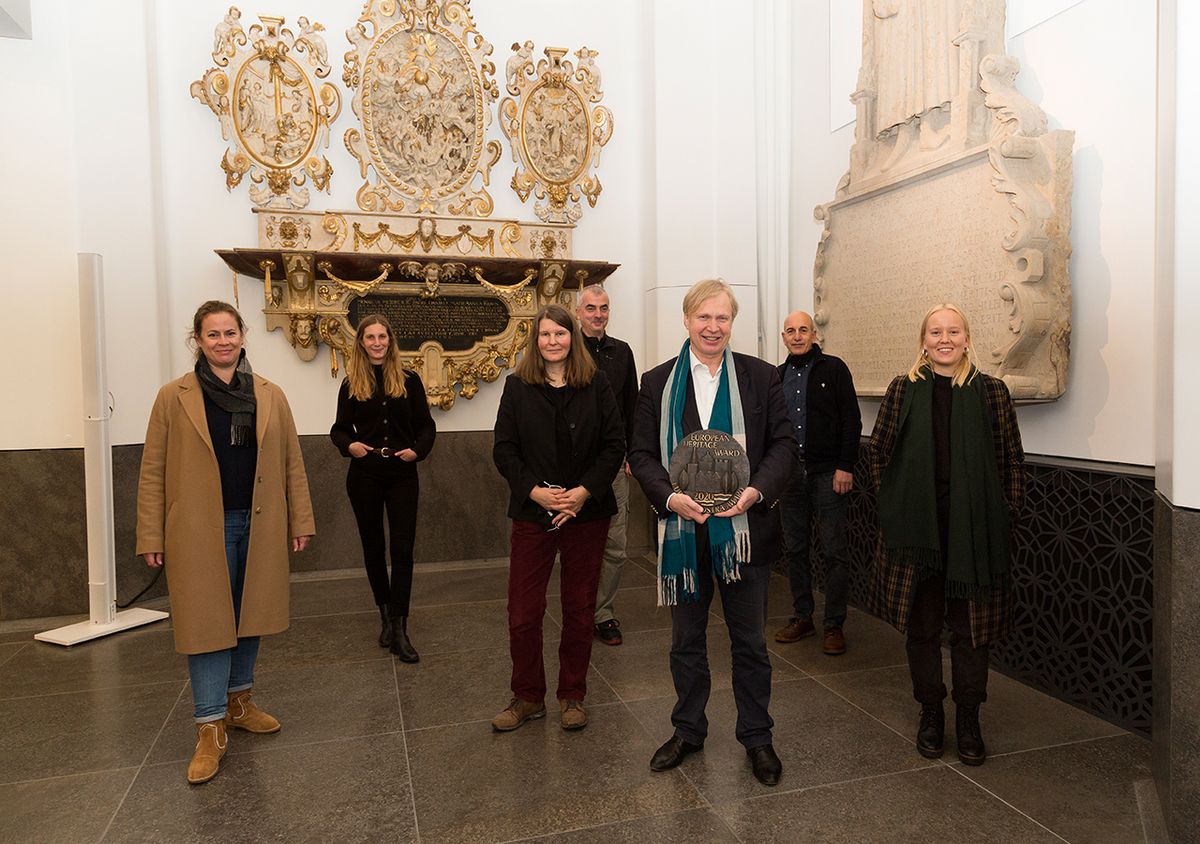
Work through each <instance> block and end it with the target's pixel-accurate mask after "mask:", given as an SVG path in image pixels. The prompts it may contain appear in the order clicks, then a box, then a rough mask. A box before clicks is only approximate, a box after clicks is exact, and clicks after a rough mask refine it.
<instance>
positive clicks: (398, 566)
mask: <svg viewBox="0 0 1200 844" xmlns="http://www.w3.org/2000/svg"><path fill="white" fill-rule="evenodd" d="M396 459H398V458H395V457H390V458H386V460H396ZM384 460H385V458H381V457H375V456H373V455H367V456H366V457H362V458H358V459H357V460H355V461H354V462H352V463H351V464H350V471H349V472H348V473H347V475H346V492H347V493H348V494H349V496H350V506H351V507H352V508H353V509H354V518H355V520H356V521H357V522H358V535H359V538H360V539H362V546H363V565H364V566H365V567H366V569H367V579H368V580H369V581H370V582H371V591H372V592H373V593H374V595H375V603H376V604H377V605H379V606H381V607H382V606H384V605H389V606H390V608H391V612H392V614H393V615H404V616H406V615H408V603H409V599H410V597H411V595H412V574H413V541H414V540H415V539H416V535H417V495H418V493H419V492H420V480H419V478H418V477H417V473H416V471H415V468H416V467H411V468H410V467H397V468H399V469H400V471H396V469H393V468H391V467H390V466H389V467H387V468H384V467H383V466H374V465H371V464H368V463H364V462H363V461H372V462H376V461H378V462H383V461H384ZM385 510H386V511H387V521H388V533H389V535H390V538H391V545H392V553H391V558H392V580H391V584H390V585H389V584H388V572H387V564H386V563H385V561H384V547H385V544H384V537H383V515H384V511H385Z"/></svg>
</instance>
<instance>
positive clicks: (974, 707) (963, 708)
mask: <svg viewBox="0 0 1200 844" xmlns="http://www.w3.org/2000/svg"><path fill="white" fill-rule="evenodd" d="M954 730H955V733H956V734H957V738H958V758H959V759H960V760H962V763H963V764H964V765H982V764H983V761H984V760H985V759H987V748H985V747H984V746H983V734H982V733H981V732H980V730H979V704H977V703H976V704H965V703H960V704H958V706H957V708H956V711H955V717H954Z"/></svg>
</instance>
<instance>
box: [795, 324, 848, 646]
mask: <svg viewBox="0 0 1200 844" xmlns="http://www.w3.org/2000/svg"><path fill="white" fill-rule="evenodd" d="M815 335H816V332H815V330H814V328H813V321H812V317H810V316H809V315H808V314H806V313H804V311H796V312H795V313H793V314H791V315H790V316H788V318H787V320H786V321H785V322H784V324H783V343H784V345H785V346H787V350H788V358H787V360H786V361H784V362H783V363H782V364H780V366H779V379H780V381H781V382H782V384H783V395H784V399H785V401H786V402H787V411H788V417H789V419H790V420H791V423H792V432H793V433H794V434H795V437H796V444H797V445H798V446H799V448H800V462H799V463H798V464H797V466H796V471H795V472H794V473H793V474H792V478H791V481H790V482H789V483H788V488H787V492H786V493H784V496H783V504H782V517H783V557H784V560H785V561H786V562H787V570H788V580H789V581H790V583H791V587H792V607H793V616H792V618H791V620H790V621H789V622H788V623H787V626H786V627H784V628H782V629H781V630H779V631H777V632H776V633H775V641H776V642H784V643H788V642H796V641H799V640H800V639H803V638H804V637H806V636H811V635H812V634H813V633H814V632H815V629H814V627H813V621H812V615H813V594H812V565H811V561H810V560H809V555H808V552H809V523H810V517H811V515H812V514H815V515H816V519H817V529H818V531H819V532H820V535H821V549H822V550H823V551H824V553H825V619H824V625H823V626H824V635H823V636H822V639H821V650H822V651H824V652H825V653H826V654H828V655H829V656H838V655H840V654H844V653H845V652H846V638H845V635H844V633H843V632H842V626H843V624H844V623H845V621H846V593H847V591H848V588H849V583H848V573H847V572H848V569H849V563H850V561H849V552H848V550H847V547H846V507H847V499H846V493H848V492H849V491H850V488H851V487H852V486H853V485H854V462H855V460H857V459H858V440H859V436H860V435H861V434H862V415H861V414H860V412H859V409H858V397H857V395H856V394H855V392H854V381H853V379H852V378H851V377H850V370H849V369H847V368H846V364H845V363H843V362H842V359H841V358H836V357H834V356H833V355H827V354H825V353H824V352H822V351H821V347H820V346H819V345H817V344H816V342H815V339H816V336H815Z"/></svg>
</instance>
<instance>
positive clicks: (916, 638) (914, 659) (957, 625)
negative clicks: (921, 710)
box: [905, 577, 988, 705]
mask: <svg viewBox="0 0 1200 844" xmlns="http://www.w3.org/2000/svg"><path fill="white" fill-rule="evenodd" d="M947 622H949V624H950V673H951V680H952V682H953V683H954V702H955V703H962V704H968V705H971V704H975V705H977V704H980V703H983V702H984V701H985V700H987V678H988V646H987V645H981V646H979V647H975V646H974V645H973V644H972V643H971V602H970V601H968V600H966V599H962V598H951V599H950V600H946V581H945V579H944V578H942V577H930V578H926V579H925V580H924V581H922V582H921V583H919V584H917V590H916V595H915V596H914V598H913V606H912V612H911V613H910V614H909V618H908V638H907V642H906V643H905V644H906V648H907V650H908V670H909V672H910V673H911V674H912V684H913V697H915V698H916V699H917V702H918V703H921V704H940V703H941V702H942V700H943V699H944V698H945V697H946V687H945V685H943V683H942V630H943V628H944V627H945V626H946V623H947Z"/></svg>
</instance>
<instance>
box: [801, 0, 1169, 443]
mask: <svg viewBox="0 0 1200 844" xmlns="http://www.w3.org/2000/svg"><path fill="white" fill-rule="evenodd" d="M1062 5H1064V4H1063V3H1057V4H1056V5H1055V8H1054V11H1059V10H1060V7H1061V6H1062ZM803 7H804V10H805V14H798V15H797V23H796V26H795V32H796V38H797V45H796V48H795V51H794V53H795V56H796V59H797V64H798V65H799V66H800V67H799V72H800V73H802V74H803V73H811V74H814V75H813V76H812V77H810V78H811V80H812V82H811V84H810V85H807V86H798V88H797V98H796V100H797V102H796V120H797V123H796V128H795V144H796V156H797V158H798V159H799V160H802V161H806V162H811V163H812V165H813V166H812V169H811V170H809V171H807V172H801V173H799V174H798V177H797V179H796V183H795V185H794V198H795V203H796V207H797V211H796V213H795V214H794V220H795V223H794V227H793V231H794V233H795V237H796V240H797V241H798V242H799V243H803V244H806V245H807V248H805V249H800V248H798V249H797V252H798V253H799V254H797V255H796V257H795V260H794V264H793V265H794V267H795V276H794V279H793V283H794V285H795V287H794V288H793V290H794V296H795V298H794V300H793V301H794V303H795V307H811V305H812V287H811V284H812V268H811V256H812V254H813V253H814V252H815V249H816V242H817V238H818V236H819V234H820V228H819V227H818V226H817V224H816V223H814V222H812V218H811V215H810V214H809V213H808V211H809V210H810V209H811V208H812V206H814V205H816V204H818V203H821V202H826V201H828V200H829V199H830V198H832V195H833V190H834V186H835V185H836V182H837V179H838V177H839V176H840V175H841V174H842V173H843V172H845V170H846V168H847V166H848V163H849V148H850V144H851V143H852V142H853V127H852V126H851V127H846V128H843V129H840V130H838V131H835V132H830V131H829V128H828V127H829V125H830V119H829V96H828V85H827V83H828V80H829V75H830V70H829V64H828V59H827V58H825V57H827V56H828V46H827V41H828V36H827V32H828V28H829V21H828V6H827V3H826V1H825V0H805V2H804V3H803ZM1029 8H1031V7H1030V5H1029V4H1028V3H1025V4H1023V5H1022V9H1029ZM1155 23H1156V18H1155V4H1154V3H1151V2H1148V0H1143V1H1142V2H1138V3H1128V2H1123V0H1083V2H1080V3H1078V4H1076V5H1073V6H1071V7H1070V8H1067V9H1066V10H1065V11H1061V13H1060V14H1057V15H1056V16H1054V17H1052V18H1050V19H1049V20H1044V21H1043V22H1041V23H1038V24H1037V25H1035V26H1033V27H1032V28H1029V29H1026V30H1025V31H1024V32H1022V33H1021V34H1019V35H1017V36H1016V37H1014V38H1012V39H1010V40H1009V43H1008V51H1009V53H1010V54H1012V55H1014V56H1016V57H1017V58H1018V59H1020V62H1021V68H1022V70H1021V73H1020V75H1019V76H1018V77H1017V87H1018V89H1019V90H1020V91H1021V92H1022V93H1024V94H1025V95H1026V96H1027V97H1029V98H1030V99H1031V100H1032V101H1033V102H1035V103H1037V104H1038V105H1040V106H1041V107H1042V108H1043V109H1045V111H1046V113H1047V115H1048V116H1049V119H1050V128H1052V129H1057V128H1067V129H1074V130H1075V133H1076V139H1075V140H1076V146H1075V159H1074V171H1075V193H1074V199H1073V215H1074V219H1073V225H1072V230H1071V243H1072V247H1073V254H1072V257H1071V264H1070V274H1071V279H1072V286H1073V290H1074V304H1073V314H1072V319H1073V333H1072V337H1071V368H1070V372H1069V376H1068V377H1069V383H1068V387H1067V394H1066V395H1065V396H1064V397H1063V398H1062V399H1059V400H1058V401H1057V402H1055V403H1052V404H1048V405H1042V406H1035V407H1023V408H1021V409H1020V410H1019V411H1018V416H1019V419H1020V424H1021V433H1022V436H1023V438H1024V442H1025V448H1026V450H1027V451H1029V452H1030V453H1036V454H1051V455H1060V456H1066V457H1078V458H1088V459H1095V460H1105V461H1115V462H1123V463H1136V464H1143V465H1148V464H1152V463H1153V462H1154V445H1153V430H1154V391H1153V387H1154V378H1153V371H1154V370H1153V366H1154V354H1153V342H1152V340H1151V339H1150V338H1151V337H1152V334H1153V326H1154V320H1153V277H1154V275H1153V273H1154V157H1155V156H1154V153H1155V136H1154V131H1155V129H1154V127H1155V114H1156V112H1155V63H1156V29H1155ZM858 58H859V57H858V56H857V55H854V56H849V57H847V56H842V55H839V56H836V57H834V59H835V61H837V62H846V61H852V62H853V63H854V64H855V65H857V63H858ZM823 59H825V60H824V61H823ZM849 93H850V92H849V91H847V92H846V94H847V96H848V95H849ZM876 408H877V405H876V404H875V403H873V402H864V412H865V419H864V421H865V424H866V425H867V426H868V429H869V426H870V424H871V423H872V422H873V420H874V414H875V410H876Z"/></svg>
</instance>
